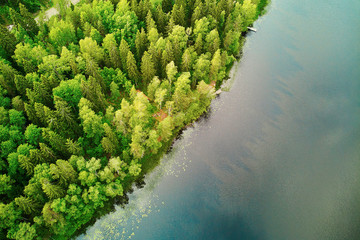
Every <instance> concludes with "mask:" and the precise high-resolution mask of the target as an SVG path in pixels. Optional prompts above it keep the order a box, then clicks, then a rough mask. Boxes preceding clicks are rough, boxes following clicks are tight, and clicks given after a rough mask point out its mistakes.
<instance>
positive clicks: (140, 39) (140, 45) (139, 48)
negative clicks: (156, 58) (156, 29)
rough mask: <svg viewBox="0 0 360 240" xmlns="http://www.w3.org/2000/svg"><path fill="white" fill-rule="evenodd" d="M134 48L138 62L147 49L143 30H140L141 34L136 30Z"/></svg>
mask: <svg viewBox="0 0 360 240" xmlns="http://www.w3.org/2000/svg"><path fill="white" fill-rule="evenodd" d="M149 29H150V28H149ZM135 47H136V57H137V60H138V61H140V59H141V57H142V56H143V53H144V52H145V50H146V48H147V37H146V33H145V30H144V29H143V28H142V29H141V32H140V31H139V30H138V31H137V33H136V38H135Z"/></svg>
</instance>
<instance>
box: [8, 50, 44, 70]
mask: <svg viewBox="0 0 360 240" xmlns="http://www.w3.org/2000/svg"><path fill="white" fill-rule="evenodd" d="M14 53H15V54H14V56H13V58H14V59H15V61H16V62H17V64H19V66H21V67H22V68H24V70H25V72H27V73H31V72H35V71H36V70H37V66H39V65H40V63H42V58H43V57H45V56H47V55H48V53H47V52H46V50H45V49H43V48H42V47H41V46H35V47H31V45H30V44H29V43H25V44H23V43H19V44H18V45H16V50H15V52H14Z"/></svg>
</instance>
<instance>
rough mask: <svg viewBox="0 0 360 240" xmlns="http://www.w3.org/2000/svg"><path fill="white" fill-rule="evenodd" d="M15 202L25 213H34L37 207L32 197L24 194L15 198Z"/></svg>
mask: <svg viewBox="0 0 360 240" xmlns="http://www.w3.org/2000/svg"><path fill="white" fill-rule="evenodd" d="M15 203H16V205H18V206H19V207H20V209H21V210H23V211H24V212H25V213H27V214H31V213H35V212H36V210H37V209H38V208H39V205H38V204H37V203H36V202H35V201H34V200H33V199H31V198H28V197H24V196H21V197H18V198H15Z"/></svg>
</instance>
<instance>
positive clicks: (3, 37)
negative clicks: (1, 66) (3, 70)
mask: <svg viewBox="0 0 360 240" xmlns="http://www.w3.org/2000/svg"><path fill="white" fill-rule="evenodd" d="M16 42H17V40H16V37H15V35H14V34H12V33H11V32H10V31H9V30H8V29H7V28H6V27H5V26H3V25H0V46H1V47H2V48H3V49H4V50H5V51H6V53H7V55H8V56H9V57H10V56H12V55H13V54H14V51H15V49H16Z"/></svg>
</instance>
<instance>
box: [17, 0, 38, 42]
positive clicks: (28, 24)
mask: <svg viewBox="0 0 360 240" xmlns="http://www.w3.org/2000/svg"><path fill="white" fill-rule="evenodd" d="M19 8H20V15H21V16H22V17H23V20H24V22H23V23H24V25H22V27H23V28H24V29H25V30H26V31H27V32H28V33H31V35H32V36H35V35H36V34H37V33H38V31H39V27H38V25H37V23H36V22H35V20H34V17H33V15H32V14H31V13H29V11H28V10H27V8H26V7H25V6H24V5H23V4H21V3H20V4H19Z"/></svg>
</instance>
